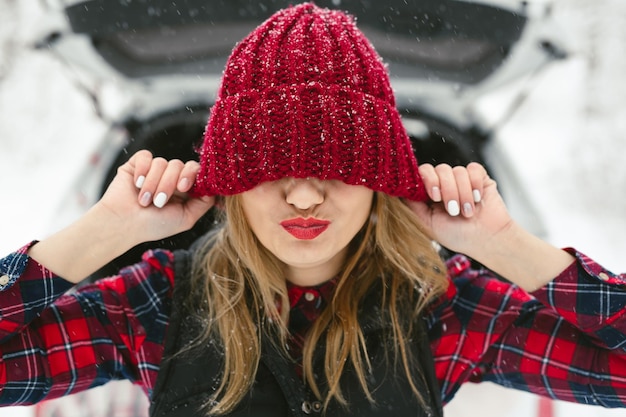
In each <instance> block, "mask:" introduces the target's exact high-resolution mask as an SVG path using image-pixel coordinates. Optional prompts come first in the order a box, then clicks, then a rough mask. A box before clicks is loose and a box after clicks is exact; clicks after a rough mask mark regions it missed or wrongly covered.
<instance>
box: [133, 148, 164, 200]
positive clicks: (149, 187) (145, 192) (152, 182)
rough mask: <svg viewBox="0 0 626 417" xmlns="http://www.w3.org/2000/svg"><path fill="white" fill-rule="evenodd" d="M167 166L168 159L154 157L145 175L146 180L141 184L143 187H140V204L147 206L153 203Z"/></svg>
mask: <svg viewBox="0 0 626 417" xmlns="http://www.w3.org/2000/svg"><path fill="white" fill-rule="evenodd" d="M166 168H167V161H166V160H165V159H163V158H154V159H152V162H151V163H150V168H149V169H148V171H147V172H146V174H145V176H144V181H143V183H142V184H141V187H139V188H140V190H139V204H140V205H142V206H143V207H147V206H149V205H150V203H152V199H153V198H154V195H155V192H156V190H157V187H158V186H159V183H160V182H161V177H162V176H163V173H164V172H165V169H166Z"/></svg>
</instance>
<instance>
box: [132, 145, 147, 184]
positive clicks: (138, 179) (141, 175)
mask: <svg viewBox="0 0 626 417" xmlns="http://www.w3.org/2000/svg"><path fill="white" fill-rule="evenodd" d="M152 159H153V157H152V153H151V152H150V151H147V150H145V149H144V150H141V151H138V152H136V153H135V154H134V155H133V156H132V157H131V158H130V159H129V160H128V162H129V164H130V165H131V167H132V168H133V184H135V187H137V188H141V187H142V186H143V184H144V181H145V180H146V175H147V174H148V171H150V166H151V165H152Z"/></svg>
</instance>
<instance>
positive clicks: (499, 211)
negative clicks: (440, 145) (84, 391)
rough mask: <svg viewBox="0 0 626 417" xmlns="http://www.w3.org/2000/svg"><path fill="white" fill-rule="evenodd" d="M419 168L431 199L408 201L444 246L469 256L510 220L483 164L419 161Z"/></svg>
mask: <svg viewBox="0 0 626 417" xmlns="http://www.w3.org/2000/svg"><path fill="white" fill-rule="evenodd" d="M419 172H420V175H421V176H422V179H423V181H424V185H425V187H426V191H427V193H428V195H429V197H430V198H431V200H432V201H430V202H414V201H407V204H408V206H409V207H410V208H411V209H412V210H413V212H415V214H417V216H418V217H419V218H420V220H421V221H422V223H423V224H424V226H426V228H427V229H428V230H429V231H430V232H431V233H432V235H433V237H434V238H435V240H437V241H438V242H439V243H441V244H442V245H443V246H445V247H446V248H448V249H451V250H453V251H456V252H461V253H465V254H466V255H468V256H472V254H473V252H474V251H475V250H476V249H477V247H478V246H480V245H484V243H485V242H486V241H487V240H492V239H494V238H496V237H497V235H498V234H499V233H501V232H502V231H504V230H506V229H507V228H508V227H510V226H511V224H512V223H513V221H512V219H511V217H510V215H509V213H508V211H507V209H506V206H505V204H504V201H503V200H502V197H501V196H500V194H499V192H498V190H497V185H496V182H495V181H494V180H493V179H492V178H491V177H489V175H488V174H487V171H486V170H485V168H484V167H483V166H482V165H480V164H478V163H475V162H472V163H470V164H469V165H467V167H463V166H456V167H451V166H450V165H447V164H440V165H437V166H436V167H434V166H433V165H431V164H422V165H420V168H419Z"/></svg>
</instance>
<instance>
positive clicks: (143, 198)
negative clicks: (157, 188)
mask: <svg viewBox="0 0 626 417" xmlns="http://www.w3.org/2000/svg"><path fill="white" fill-rule="evenodd" d="M151 198H152V193H149V192H147V191H146V192H145V193H143V195H142V196H141V200H139V204H141V205H142V206H144V207H146V206H147V205H148V204H150V199H151Z"/></svg>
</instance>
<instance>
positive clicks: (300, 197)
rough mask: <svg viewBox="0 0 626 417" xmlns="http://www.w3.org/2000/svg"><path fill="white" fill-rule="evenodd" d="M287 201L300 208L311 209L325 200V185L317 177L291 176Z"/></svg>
mask: <svg viewBox="0 0 626 417" xmlns="http://www.w3.org/2000/svg"><path fill="white" fill-rule="evenodd" d="M285 201H287V204H291V205H292V206H294V207H295V208H297V209H298V210H309V209H311V208H313V207H315V206H317V205H319V204H322V203H323V202H324V186H323V183H322V181H320V180H318V179H317V178H290V179H289V181H288V183H287V187H286V190H285Z"/></svg>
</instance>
